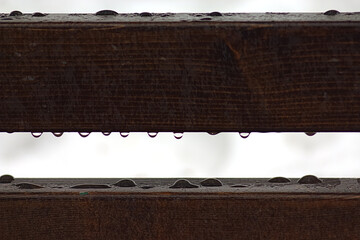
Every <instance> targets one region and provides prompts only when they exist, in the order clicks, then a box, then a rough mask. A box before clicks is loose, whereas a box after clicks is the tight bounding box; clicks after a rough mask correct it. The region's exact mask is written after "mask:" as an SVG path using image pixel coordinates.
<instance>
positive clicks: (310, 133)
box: [305, 132, 316, 137]
mask: <svg viewBox="0 0 360 240" xmlns="http://www.w3.org/2000/svg"><path fill="white" fill-rule="evenodd" d="M305 134H306V135H308V136H309V137H311V136H314V135H315V134H316V132H305Z"/></svg>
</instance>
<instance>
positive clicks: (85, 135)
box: [79, 132, 90, 137]
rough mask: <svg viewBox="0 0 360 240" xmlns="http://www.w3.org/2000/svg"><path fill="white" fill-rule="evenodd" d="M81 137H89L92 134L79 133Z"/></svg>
mask: <svg viewBox="0 0 360 240" xmlns="http://www.w3.org/2000/svg"><path fill="white" fill-rule="evenodd" d="M79 135H80V136H82V137H87V136H89V135H90V132H79Z"/></svg>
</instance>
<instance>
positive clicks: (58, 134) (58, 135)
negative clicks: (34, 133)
mask: <svg viewBox="0 0 360 240" xmlns="http://www.w3.org/2000/svg"><path fill="white" fill-rule="evenodd" d="M52 134H53V135H54V136H55V137H61V136H62V135H63V134H64V133H63V132H53V133H52Z"/></svg>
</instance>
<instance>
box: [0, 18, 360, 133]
mask: <svg viewBox="0 0 360 240" xmlns="http://www.w3.org/2000/svg"><path fill="white" fill-rule="evenodd" d="M13 15H14V14H13ZM359 18H360V14H359V13H341V14H336V13H335V14H326V15H325V14H315V13H313V14H295V13H293V14H223V15H222V16H216V14H212V15H210V16H208V15H206V14H198V15H197V14H155V15H151V14H147V13H146V14H144V13H143V14H128V15H124V14H119V15H114V16H112V15H105V16H104V15H79V14H78V15H76V14H75V15H51V14H50V15H45V16H42V15H41V14H35V15H29V14H28V15H19V16H9V15H7V14H3V16H2V17H1V18H0V19H1V20H0V81H1V84H0V110H1V111H0V131H7V132H13V131H33V132H44V131H52V132H65V131H81V132H92V131H107V132H111V131H122V132H133V131H148V132H159V131H174V132H184V131H193V132H196V131H206V132H227V131H237V132H268V131H279V132H296V131H305V132H316V131H318V132H321V131H360V121H359V119H360V94H359V93H360V77H359V76H360V19H359Z"/></svg>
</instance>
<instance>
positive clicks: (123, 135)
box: [120, 132, 130, 138]
mask: <svg viewBox="0 0 360 240" xmlns="http://www.w3.org/2000/svg"><path fill="white" fill-rule="evenodd" d="M129 134H130V133H129V132H120V136H122V137H123V138H126V137H127V136H129Z"/></svg>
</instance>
